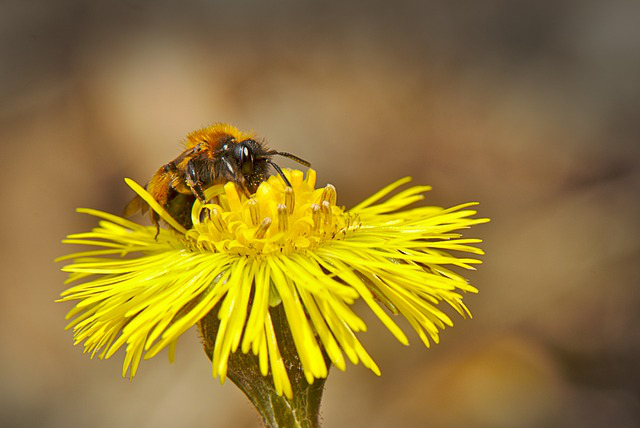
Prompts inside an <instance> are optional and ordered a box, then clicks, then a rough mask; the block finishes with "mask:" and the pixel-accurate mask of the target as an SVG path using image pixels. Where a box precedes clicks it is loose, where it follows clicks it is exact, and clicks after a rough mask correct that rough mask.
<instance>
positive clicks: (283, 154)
mask: <svg viewBox="0 0 640 428" xmlns="http://www.w3.org/2000/svg"><path fill="white" fill-rule="evenodd" d="M267 154H268V155H270V156H272V155H279V156H284V157H285V158H289V159H292V160H294V161H296V162H298V163H299V164H301V165H304V166H306V167H310V166H311V163H310V162H307V161H306V160H304V159H301V158H299V157H298V156H296V155H292V154H291V153H287V152H276V151H271V152H269V153H267ZM270 163H271V162H270ZM271 165H275V164H274V163H271Z"/></svg>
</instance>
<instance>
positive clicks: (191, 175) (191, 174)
mask: <svg viewBox="0 0 640 428" xmlns="http://www.w3.org/2000/svg"><path fill="white" fill-rule="evenodd" d="M185 175H186V181H187V185H188V186H189V188H190V189H191V191H192V192H193V194H194V195H195V196H196V198H198V200H199V201H200V202H202V203H204V202H206V200H205V198H204V189H203V188H202V183H201V182H200V181H199V180H198V175H197V173H196V168H195V165H194V164H193V161H192V160H190V161H189V162H187V171H186V174H185Z"/></svg>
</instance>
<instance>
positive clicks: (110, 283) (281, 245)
mask: <svg viewBox="0 0 640 428" xmlns="http://www.w3.org/2000/svg"><path fill="white" fill-rule="evenodd" d="M285 174H286V176H287V178H288V179H289V181H290V182H291V184H292V188H287V187H285V184H284V182H283V180H282V179H281V178H279V177H271V178H270V179H268V180H267V181H266V182H264V183H262V184H261V185H260V187H259V188H258V190H257V192H256V193H255V194H254V195H252V196H250V197H248V196H247V195H245V194H244V193H243V192H239V191H238V189H237V188H236V186H235V185H234V184H233V183H227V184H226V185H224V186H222V185H216V186H213V187H212V188H210V189H208V190H207V198H208V200H209V201H211V202H210V203H207V204H201V203H200V202H198V201H196V203H195V204H194V206H193V210H192V220H193V228H192V229H190V230H185V229H184V228H183V227H182V226H180V225H179V224H178V223H177V222H175V221H174V220H173V219H171V217H169V214H168V213H166V212H165V211H164V210H163V209H162V208H161V207H160V206H159V205H158V204H157V203H155V201H154V200H153V198H151V196H150V195H148V194H147V193H146V191H145V190H144V189H143V188H142V187H140V186H139V185H137V184H136V183H134V182H132V181H131V180H127V183H129V185H130V186H131V187H132V188H133V190H134V191H135V192H136V193H138V194H139V195H140V196H141V197H142V198H143V199H145V201H147V202H148V203H149V204H150V205H151V206H152V208H153V209H154V210H155V211H156V212H157V213H158V214H159V215H160V216H161V217H162V218H163V219H164V220H165V221H166V222H167V223H169V224H170V225H171V226H172V227H173V229H161V230H160V231H159V233H158V234H157V236H156V233H157V231H156V228H155V227H151V226H142V225H139V224H137V223H134V222H132V221H129V220H126V219H123V218H121V217H118V216H114V215H112V214H107V213H104V212H100V211H96V210H91V209H79V210H78V211H79V212H82V213H86V214H90V215H93V216H96V217H98V218H100V219H101V221H100V223H99V227H97V228H95V229H93V230H92V231H91V232H88V233H80V234H74V235H70V236H69V237H68V238H67V239H66V240H65V241H64V242H65V243H69V244H83V245H90V246H94V247H98V249H95V250H91V251H85V252H80V253H76V254H71V255H68V256H65V257H62V258H60V259H59V260H65V259H73V262H72V263H71V264H69V265H67V266H65V267H64V268H63V271H66V272H69V273H70V274H69V279H68V281H67V282H79V285H75V286H73V287H72V288H69V289H68V290H66V291H65V292H63V293H62V298H61V299H60V300H59V301H77V303H76V306H75V307H74V308H73V309H72V310H71V311H70V312H69V314H68V318H73V320H72V321H71V323H70V324H69V326H68V327H69V328H73V332H74V338H75V343H76V344H77V343H82V342H83V343H84V348H85V352H88V353H90V354H91V356H94V355H97V356H98V357H99V358H109V357H111V356H112V355H113V354H114V353H115V352H116V351H117V350H118V349H120V348H121V347H123V346H124V347H126V351H125V359H124V364H123V369H122V373H123V376H126V375H127V373H128V374H129V376H130V377H133V376H134V375H135V374H136V371H137V369H138V365H139V362H140V360H141V359H142V358H143V357H144V358H145V359H147V358H151V357H153V356H154V355H156V354H157V353H158V352H160V351H161V350H162V349H164V348H169V355H170V358H171V359H172V358H173V355H174V352H175V345H176V341H177V340H178V338H179V337H180V335H181V334H182V333H184V332H185V331H186V330H187V329H189V328H190V327H192V326H193V325H195V324H197V323H198V322H199V321H200V320H201V319H202V318H203V317H205V316H206V315H207V314H208V313H210V312H211V311H215V313H217V317H218V319H219V321H220V323H219V328H218V331H217V334H216V337H215V344H214V349H213V352H212V354H213V355H212V362H213V376H219V377H220V379H221V381H224V379H225V377H226V375H227V365H228V361H229V357H230V355H231V354H232V353H234V352H243V353H248V352H251V353H253V354H255V355H256V356H257V357H258V361H259V367H260V371H261V373H262V375H264V376H266V375H267V374H269V373H270V374H271V376H272V378H273V382H274V386H275V388H276V391H277V393H278V394H283V393H284V394H285V395H286V396H287V397H291V395H292V389H291V383H290V380H289V377H288V375H287V370H286V368H285V364H284V363H283V359H282V357H281V350H280V348H279V344H278V341H277V339H276V333H275V332H274V326H273V323H272V318H271V315H270V311H269V309H270V307H275V306H277V305H282V307H283V308H284V313H285V315H286V320H287V323H288V327H289V329H290V333H291V336H292V337H293V341H294V343H295V348H296V352H297V355H298V357H299V359H300V362H301V365H302V368H303V370H304V375H305V377H306V379H307V381H308V382H309V383H312V382H313V380H314V379H316V378H324V377H326V376H327V373H328V367H327V363H326V362H325V358H324V356H323V352H325V353H326V355H327V357H328V360H329V361H330V362H331V363H332V364H333V365H334V366H336V367H337V368H339V369H341V370H344V369H345V368H346V360H349V361H351V362H352V363H353V364H357V363H359V362H360V363H362V364H363V365H364V366H365V367H367V368H369V369H371V370H372V371H373V372H374V373H376V374H380V370H379V368H378V366H377V365H376V363H375V362H374V360H373V359H372V358H371V356H370V355H369V354H368V353H367V351H366V350H365V348H364V347H363V346H362V344H361V343H360V341H359V340H358V338H357V335H356V333H358V332H362V331H366V329H367V326H366V325H365V323H364V321H363V320H362V319H361V318H360V317H359V316H358V315H357V313H356V311H355V310H356V309H358V308H356V306H354V303H355V302H356V301H357V300H362V301H363V302H364V304H366V306H368V307H369V308H370V310H372V311H373V312H374V314H375V315H376V316H377V317H378V318H379V319H380V321H381V322H382V323H383V324H384V325H385V326H386V327H387V328H388V329H389V331H390V332H391V333H392V334H393V335H394V336H395V337H396V338H397V339H398V340H399V341H400V342H401V343H403V344H405V345H406V344H408V343H409V341H408V338H407V336H406V335H405V333H404V332H403V331H402V330H401V328H400V327H399V326H398V325H397V324H396V323H395V322H394V320H393V316H392V315H402V316H403V317H404V318H406V319H407V321H408V322H409V324H410V325H411V326H412V327H413V329H414V330H415V331H416V332H417V334H418V336H419V337H420V339H421V340H422V341H423V342H424V344H425V345H426V346H429V345H430V343H431V342H435V343H437V342H438V331H439V330H441V329H443V328H444V327H445V326H451V325H452V321H451V319H450V318H449V317H448V316H447V315H446V314H445V313H444V312H443V311H442V310H441V309H440V307H439V305H441V304H442V303H446V304H448V305H449V306H451V307H452V308H453V309H455V311H457V312H459V313H460V314H461V315H462V316H468V315H470V313H469V311H468V309H467V307H466V306H465V305H464V303H463V302H462V295H463V294H464V293H466V292H472V293H475V292H476V291H477V290H476V289H475V288H474V287H473V286H471V285H470V284H469V283H468V282H467V280H465V278H463V277H462V276H460V275H459V274H458V273H455V272H453V271H452V270H451V268H452V267H458V268H464V269H473V265H474V264H477V263H480V261H478V260H476V259H474V258H466V257H457V256H454V255H452V254H451V253H450V252H451V251H455V252H463V253H464V252H466V253H471V254H476V255H478V254H482V251H481V250H480V249H478V248H476V247H474V246H473V245H472V244H476V243H478V242H480V240H478V239H463V238H461V235H460V234H459V233H458V231H459V230H460V229H463V228H468V227H469V226H472V225H474V224H479V223H484V222H486V221H488V219H477V218H472V216H474V215H475V214H476V212H475V211H473V210H471V209H468V207H470V206H472V205H475V203H468V204H463V205H458V206H455V207H452V208H448V209H444V208H440V207H430V206H427V207H424V206H423V207H413V208H408V207H409V206H410V205H412V204H414V203H415V202H418V201H420V200H422V199H423V193H424V192H426V191H428V190H430V188H429V187H427V186H413V187H410V188H408V189H406V190H404V191H401V192H398V193H395V194H393V195H391V196H389V195H390V194H392V193H393V192H394V191H396V190H397V189H398V187H400V186H401V185H403V184H406V183H408V182H409V181H410V179H409V178H405V179H402V180H399V181H397V182H395V183H393V184H391V185H389V186H387V187H386V188H384V189H382V190H380V191H379V192H378V193H376V194H374V195H373V196H371V197H370V198H368V199H367V200H365V201H364V202H362V203H361V204H359V205H357V206H355V207H354V208H351V209H349V210H345V209H344V207H341V206H339V205H337V194H336V189H335V188H334V187H333V186H331V185H328V186H326V187H324V188H319V189H316V188H315V181H316V174H315V172H314V171H313V170H309V171H308V173H307V176H306V178H305V177H304V175H303V174H302V172H300V171H297V170H290V171H285ZM385 197H386V199H385V200H384V201H382V200H383V199H384V198H385ZM385 308H386V309H385Z"/></svg>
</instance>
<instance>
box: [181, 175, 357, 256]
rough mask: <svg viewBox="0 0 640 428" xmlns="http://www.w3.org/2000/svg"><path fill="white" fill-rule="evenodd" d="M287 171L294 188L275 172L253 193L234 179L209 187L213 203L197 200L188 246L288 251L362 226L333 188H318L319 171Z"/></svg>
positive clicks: (255, 252) (229, 250)
mask: <svg viewBox="0 0 640 428" xmlns="http://www.w3.org/2000/svg"><path fill="white" fill-rule="evenodd" d="M284 173H285V175H286V176H287V178H288V180H289V181H290V182H291V186H292V187H287V186H286V185H285V183H284V181H283V180H282V178H280V177H278V176H272V177H269V179H268V180H267V181H265V182H263V183H261V184H260V186H259V187H258V190H257V191H256V193H255V194H254V195H251V196H247V195H245V194H244V193H243V192H242V191H239V189H238V187H237V186H236V185H235V184H234V183H232V182H229V183H226V184H225V185H216V186H213V187H211V188H209V189H207V191H206V197H207V199H208V200H209V201H211V202H209V203H207V204H202V203H200V202H198V201H196V203H195V204H194V206H193V210H192V220H193V228H192V229H191V230H189V231H187V233H186V234H185V242H186V245H187V246H188V247H189V248H191V249H194V250H196V249H197V250H201V251H212V252H225V253H235V254H238V255H253V256H257V255H261V254H270V253H276V252H281V253H284V254H290V253H292V252H295V251H301V250H306V249H312V248H315V247H317V246H319V245H322V243H324V242H326V241H328V240H332V239H341V238H343V237H344V236H345V235H346V234H347V233H349V232H350V231H351V230H354V229H356V228H357V227H358V225H357V221H356V219H354V217H353V216H351V215H348V214H345V212H344V209H343V208H341V207H338V206H337V205H336V199H337V195H336V189H335V187H333V186H332V185H327V186H326V187H324V188H320V189H316V188H315V182H316V173H315V171H313V170H311V169H310V170H309V171H308V172H307V176H306V178H304V177H303V174H302V172H300V171H297V170H285V171H284Z"/></svg>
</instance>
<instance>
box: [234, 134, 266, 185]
mask: <svg viewBox="0 0 640 428" xmlns="http://www.w3.org/2000/svg"><path fill="white" fill-rule="evenodd" d="M259 148H260V147H259V145H258V143H257V142H255V141H254V140H244V141H241V142H239V143H237V144H234V145H233V149H232V150H233V151H232V157H233V158H234V159H235V161H236V164H237V165H238V167H239V168H240V172H242V175H245V176H247V175H251V173H252V172H253V170H254V166H255V161H256V157H258V155H259V153H257V152H258V151H259Z"/></svg>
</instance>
